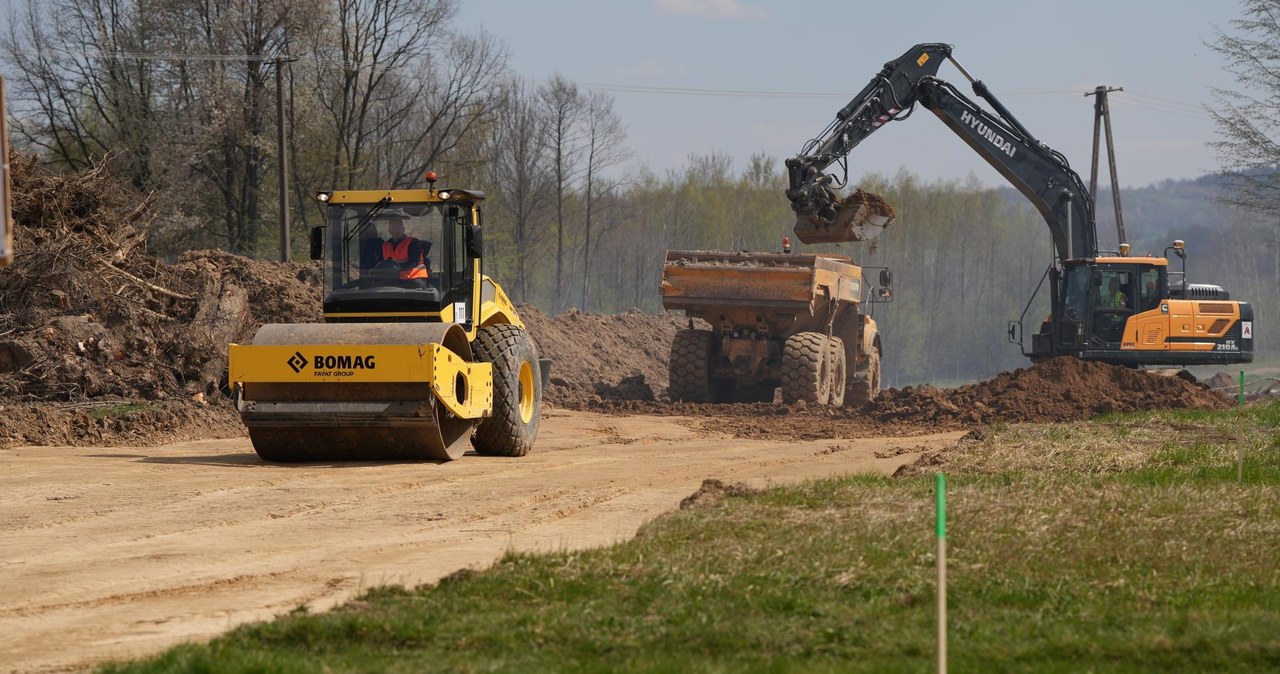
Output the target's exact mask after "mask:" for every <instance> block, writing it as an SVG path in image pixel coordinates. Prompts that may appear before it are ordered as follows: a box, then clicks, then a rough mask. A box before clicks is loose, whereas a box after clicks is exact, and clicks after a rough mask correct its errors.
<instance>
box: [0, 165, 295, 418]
mask: <svg viewBox="0 0 1280 674" xmlns="http://www.w3.org/2000/svg"><path fill="white" fill-rule="evenodd" d="M13 168H14V170H13V197H14V198H13V206H14V223H15V232H14V247H15V253H16V257H15V260H14V263H13V264H12V265H11V266H10V267H9V268H7V269H5V270H4V273H3V274H0V306H2V307H3V315H0V334H3V338H0V394H2V395H3V396H4V397H5V398H8V399H18V400H28V401H31V400H46V401H76V400H84V399H88V398H99V397H106V396H118V397H121V398H128V399H140V400H166V399H170V398H184V399H185V398H189V397H190V396H192V395H194V394H195V393H201V392H202V393H204V394H205V395H206V396H210V397H216V396H217V395H218V390H219V384H220V382H221V380H222V379H223V378H224V376H225V375H224V370H225V368H226V345H227V343H228V342H230V341H235V340H243V339H245V338H247V337H249V336H250V335H252V332H253V330H254V329H255V328H256V326H257V325H258V324H260V323H262V322H264V321H268V320H282V319H283V320H288V319H302V320H318V318H319V315H320V313H319V312H320V309H319V307H318V303H317V302H316V299H317V298H318V297H319V285H318V284H319V274H318V268H316V267H315V266H314V265H301V264H279V263H270V262H261V261H254V260H249V259H247V258H243V257H239V256H235V255H231V254H228V253H223V252H218V251H198V252H192V253H187V254H185V255H183V256H182V257H180V258H179V259H178V260H177V262H176V263H175V264H172V265H170V264H165V263H164V262H162V261H161V260H159V259H157V258H155V257H153V256H151V255H149V254H148V253H147V250H146V239H145V235H144V232H145V231H146V228H147V225H148V224H149V223H150V221H151V220H152V219H153V218H154V215H153V214H152V213H153V212H152V209H151V198H150V197H140V196H138V195H137V194H135V193H133V192H132V191H131V190H129V189H128V187H127V186H126V185H124V184H121V183H119V182H118V181H116V180H114V179H112V178H110V177H109V176H108V175H107V174H106V172H105V171H104V170H103V169H102V168H101V167H96V168H94V169H91V170H89V171H86V172H83V173H78V174H74V175H66V176H63V175H57V174H53V173H50V172H47V171H43V170H41V169H40V168H39V167H38V166H37V165H36V163H35V161H34V159H31V158H19V159H18V160H17V161H15V162H14V165H13Z"/></svg>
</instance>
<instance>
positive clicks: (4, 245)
mask: <svg viewBox="0 0 1280 674" xmlns="http://www.w3.org/2000/svg"><path fill="white" fill-rule="evenodd" d="M12 187H13V182H12V181H11V180H9V112H8V110H7V109H6V106H5V94H4V76H0V267H3V266H5V265H7V264H9V263H10V262H12V261H13V202H12V201H11V200H10V198H9V197H10V195H9V193H10V192H11V191H12Z"/></svg>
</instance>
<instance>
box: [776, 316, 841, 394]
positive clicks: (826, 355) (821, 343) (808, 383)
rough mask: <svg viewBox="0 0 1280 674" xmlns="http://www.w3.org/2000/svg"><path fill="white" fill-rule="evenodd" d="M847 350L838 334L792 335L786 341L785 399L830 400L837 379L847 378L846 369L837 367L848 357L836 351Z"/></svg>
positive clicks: (784, 368)
mask: <svg viewBox="0 0 1280 674" xmlns="http://www.w3.org/2000/svg"><path fill="white" fill-rule="evenodd" d="M843 351H844V346H843V344H842V342H841V341H840V340H839V339H838V338H835V337H832V338H828V337H827V336H826V335H824V334H822V333H820V332H798V333H796V334H794V335H791V336H790V337H788V338H787V341H786V342H783V344H782V401H783V402H785V403H794V402H800V401H801V400H803V401H804V402H806V403H809V404H812V405H827V404H829V403H830V402H831V399H832V392H831V388H832V385H833V384H834V383H835V382H836V380H837V379H839V380H840V381H841V382H843V381H844V372H843V370H842V369H841V370H839V371H837V368H841V367H842V365H843V360H844V359H843V358H839V359H838V358H837V357H836V355H835V353H836V352H843Z"/></svg>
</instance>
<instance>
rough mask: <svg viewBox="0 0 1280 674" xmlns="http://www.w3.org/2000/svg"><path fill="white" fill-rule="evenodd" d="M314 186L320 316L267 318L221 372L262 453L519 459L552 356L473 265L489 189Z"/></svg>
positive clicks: (309, 457) (280, 457)
mask: <svg viewBox="0 0 1280 674" xmlns="http://www.w3.org/2000/svg"><path fill="white" fill-rule="evenodd" d="M428 185H429V186H428V188H427V189H421V190H384V191H380V190H351V191H339V192H321V193H319V194H318V195H317V198H318V199H319V200H320V201H322V202H323V203H324V204H325V212H326V216H325V223H326V224H325V225H324V226H322V227H317V228H315V229H314V230H313V231H312V235H311V253H312V258H313V259H319V260H322V261H323V267H324V298H323V303H324V320H325V322H324V323H321V324H271V325H265V326H263V327H262V328H261V329H259V331H258V332H257V334H255V335H254V338H253V340H252V342H251V343H250V344H232V345H231V346H230V350H229V354H228V369H229V372H228V375H229V381H230V383H231V386H232V389H233V394H234V397H235V401H236V406H237V409H238V410H239V412H240V415H241V419H242V420H243V422H244V424H245V426H246V428H247V429H248V432H249V437H250V439H251V440H252V441H253V446H254V449H255V450H256V451H257V452H258V454H259V455H260V456H262V457H263V458H264V459H267V460H269V461H285V462H294V461H334V460H361V461H363V460H387V459H392V460H418V459H430V460H441V461H448V460H452V459H456V458H458V457H459V456H461V455H462V454H463V453H464V452H465V451H466V450H467V448H468V447H469V446H470V447H474V448H475V450H476V451H477V452H478V453H480V454H489V455H499V456H521V455H523V454H525V453H527V452H528V451H529V449H530V448H531V447H532V444H533V441H534V438H535V437H536V435H537V428H538V418H539V415H540V409H541V400H542V388H543V385H544V384H543V382H544V380H545V371H546V368H547V366H548V365H549V363H546V362H545V361H541V362H540V361H539V359H538V358H537V354H536V350H535V348H534V345H533V343H532V340H531V339H530V338H529V336H528V334H527V333H526V332H525V330H524V327H523V324H522V323H521V322H520V319H519V317H518V316H517V314H516V311H515V308H514V306H513V305H512V304H511V302H510V300H508V299H507V297H506V294H505V293H503V291H502V289H501V287H499V286H498V284H497V283H495V282H494V281H493V280H492V279H490V278H488V277H485V276H483V275H482V274H481V259H482V254H483V250H482V248H483V246H482V239H481V232H480V215H481V214H480V208H479V204H480V202H481V201H482V200H483V199H484V195H483V194H482V193H479V192H475V191H469V190H449V189H435V188H434V175H433V174H428Z"/></svg>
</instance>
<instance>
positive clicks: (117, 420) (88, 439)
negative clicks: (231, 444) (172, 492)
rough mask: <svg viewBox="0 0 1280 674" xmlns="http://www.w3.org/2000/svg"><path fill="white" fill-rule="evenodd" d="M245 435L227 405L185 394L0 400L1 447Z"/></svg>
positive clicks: (143, 443) (148, 443)
mask: <svg viewBox="0 0 1280 674" xmlns="http://www.w3.org/2000/svg"><path fill="white" fill-rule="evenodd" d="M243 435H244V426H243V425H242V424H241V423H240V416H239V415H238V414H236V412H235V409H233V408H232V407H231V405H227V404H223V405H199V404H193V403H192V402H191V401H188V400H166V401H154V402H147V403H138V402H134V401H124V400H122V401H114V402H113V401H109V400H94V401H85V402H82V403H47V402H46V403H10V404H6V405H3V406H0V447H8V446H13V445H68V446H72V447H80V446H96V445H106V444H127V445H134V446H153V445H163V444H166V443H170V442H178V441H181V440H190V439H196V438H199V439H202V440H209V439H214V438H235V437H240V436H243Z"/></svg>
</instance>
